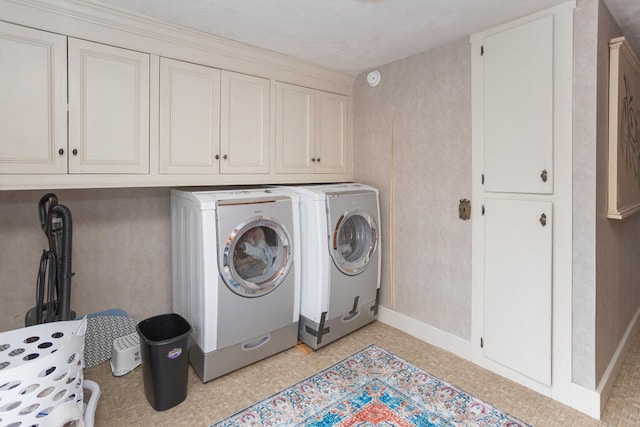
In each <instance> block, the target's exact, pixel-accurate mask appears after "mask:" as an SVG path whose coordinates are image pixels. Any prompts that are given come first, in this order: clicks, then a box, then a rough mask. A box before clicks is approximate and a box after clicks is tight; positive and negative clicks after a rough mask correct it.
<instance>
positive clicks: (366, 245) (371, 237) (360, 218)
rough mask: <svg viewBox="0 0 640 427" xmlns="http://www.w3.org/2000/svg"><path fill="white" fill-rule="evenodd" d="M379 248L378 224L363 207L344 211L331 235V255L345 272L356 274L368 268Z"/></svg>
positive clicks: (338, 266) (339, 268)
mask: <svg viewBox="0 0 640 427" xmlns="http://www.w3.org/2000/svg"><path fill="white" fill-rule="evenodd" d="M377 248H378V224H376V220H375V218H373V217H372V216H371V215H369V214H368V213H367V212H365V211H363V210H361V209H353V210H349V211H346V212H344V213H343V214H342V215H341V216H340V218H338V220H337V221H336V225H335V227H334V230H333V235H332V237H331V257H332V258H333V262H334V264H335V265H336V267H337V268H338V270H340V271H342V272H343V273H344V274H348V275H350V276H355V275H356V274H360V273H361V272H362V271H364V270H365V269H366V268H367V265H368V264H369V262H370V261H371V259H372V258H373V255H374V254H375V253H376V249H377Z"/></svg>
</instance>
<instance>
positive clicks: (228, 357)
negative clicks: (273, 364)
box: [189, 322, 298, 383]
mask: <svg viewBox="0 0 640 427" xmlns="http://www.w3.org/2000/svg"><path fill="white" fill-rule="evenodd" d="M297 331H298V322H295V323H292V324H291V325H288V326H286V327H284V328H281V329H278V330H276V331H273V332H271V333H269V334H268V335H264V336H260V337H256V338H255V339H253V340H250V341H248V342H244V343H240V344H236V345H232V346H229V347H226V348H221V349H219V350H215V351H211V352H209V353H206V354H205V353H204V352H203V351H202V350H201V349H200V347H199V346H198V344H196V343H195V342H194V341H193V340H191V341H190V343H189V344H190V345H189V361H190V362H191V365H192V366H193V369H194V370H195V371H196V373H197V374H198V376H199V377H200V379H201V380H202V382H203V383H206V382H208V381H211V380H213V379H215V378H218V377H220V376H222V375H225V374H228V373H229V372H232V371H235V370H236V369H240V368H243V367H245V366H247V365H249V364H251V363H253V362H255V361H256V360H261V359H265V358H267V357H269V356H272V355H274V354H276V353H280V352H281V351H284V350H287V349H289V348H291V347H294V346H295V345H296V344H297V342H298V340H297V338H296V334H297Z"/></svg>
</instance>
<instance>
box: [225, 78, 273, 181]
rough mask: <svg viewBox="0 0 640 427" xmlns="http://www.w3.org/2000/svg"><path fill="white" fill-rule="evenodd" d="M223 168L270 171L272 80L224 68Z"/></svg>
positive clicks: (231, 170) (234, 171) (240, 171)
mask: <svg viewBox="0 0 640 427" xmlns="http://www.w3.org/2000/svg"><path fill="white" fill-rule="evenodd" d="M221 99H222V102H221V111H220V123H221V128H220V153H221V157H222V158H221V159H220V172H221V173H269V80H268V79H263V78H260V77H254V76H248V75H246V74H239V73H233V72H230V71H223V72H222V80H221Z"/></svg>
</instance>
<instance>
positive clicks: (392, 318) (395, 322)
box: [378, 305, 471, 360]
mask: <svg viewBox="0 0 640 427" xmlns="http://www.w3.org/2000/svg"><path fill="white" fill-rule="evenodd" d="M378 320H379V321H380V322H382V323H385V324H387V325H389V326H393V327H394V328H396V329H399V330H401V331H402V332H406V333H407V334H409V335H412V336H414V337H416V338H418V339H420V340H422V341H424V342H427V343H429V344H432V345H435V346H436V347H440V348H441V349H443V350H446V351H448V352H450V353H453V354H455V355H457V356H460V357H462V358H463V359H466V360H471V342H470V341H467V340H464V339H462V338H460V337H457V336H455V335H453V334H450V333H449V332H446V331H443V330H442V329H438V328H435V327H433V326H431V325H428V324H426V323H423V322H421V321H419V320H416V319H413V318H411V317H409V316H407V315H404V314H402V313H398V312H397V311H393V310H391V309H389V308H386V307H384V306H381V305H380V306H378Z"/></svg>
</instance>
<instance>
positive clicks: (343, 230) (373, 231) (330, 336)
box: [291, 183, 380, 349]
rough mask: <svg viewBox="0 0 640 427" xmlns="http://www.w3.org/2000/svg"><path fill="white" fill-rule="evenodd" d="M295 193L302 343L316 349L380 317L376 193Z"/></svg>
mask: <svg viewBox="0 0 640 427" xmlns="http://www.w3.org/2000/svg"><path fill="white" fill-rule="evenodd" d="M291 188H292V189H294V190H295V191H296V193H297V194H298V196H299V197H300V227H301V243H302V282H301V299H300V324H299V330H298V338H299V339H300V340H301V341H302V342H304V343H305V344H307V345H309V346H310V347H312V348H314V349H318V348H320V347H322V346H324V345H326V344H328V343H330V342H332V341H335V340H336V339H338V338H340V337H343V336H344V335H346V334H348V333H350V332H352V331H354V330H356V329H358V328H360V327H362V326H364V325H366V324H367V323H370V322H372V321H373V320H375V319H376V318H377V314H378V297H379V295H378V294H379V289H380V226H379V224H380V206H379V196H378V190H377V189H376V188H374V187H371V186H368V185H364V184H358V183H347V184H325V185H309V186H301V187H291Z"/></svg>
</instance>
